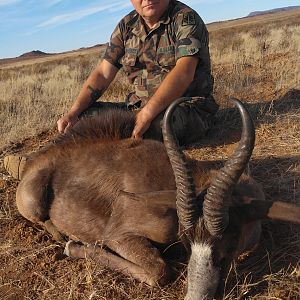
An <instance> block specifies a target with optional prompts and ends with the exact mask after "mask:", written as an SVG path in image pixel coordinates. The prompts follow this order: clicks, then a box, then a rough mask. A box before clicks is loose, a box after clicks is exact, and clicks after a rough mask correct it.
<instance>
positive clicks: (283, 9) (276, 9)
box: [247, 6, 300, 17]
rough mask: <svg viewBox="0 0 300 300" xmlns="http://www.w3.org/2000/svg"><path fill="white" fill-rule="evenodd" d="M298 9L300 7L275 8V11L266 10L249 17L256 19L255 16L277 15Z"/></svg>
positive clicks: (255, 12) (251, 14) (253, 13)
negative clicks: (277, 13)
mask: <svg viewBox="0 0 300 300" xmlns="http://www.w3.org/2000/svg"><path fill="white" fill-rule="evenodd" d="M298 8H300V6H287V7H281V8H275V9H270V10H264V11H254V12H252V13H250V14H249V15H248V16H247V17H254V16H259V15H265V14H271V13H276V12H281V11H288V10H293V9H298Z"/></svg>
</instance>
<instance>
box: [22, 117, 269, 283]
mask: <svg viewBox="0 0 300 300" xmlns="http://www.w3.org/2000/svg"><path fill="white" fill-rule="evenodd" d="M133 126H134V116H133V115H132V114H130V113H126V112H123V111H112V112H109V113H108V112H105V115H99V116H98V117H96V118H91V119H85V120H81V121H80V122H78V123H77V125H76V126H75V127H74V129H72V130H71V131H70V132H68V133H67V134H65V135H62V136H60V137H59V138H58V139H56V140H55V141H54V142H52V143H51V144H50V145H49V146H47V147H46V148H44V149H42V150H40V151H38V152H37V153H35V154H34V155H32V156H31V157H30V159H29V160H28V163H27V164H26V168H25V171H24V173H23V179H22V181H21V182H20V184H19V187H18V189H17V205H18V209H19V211H20V213H21V214H22V215H23V216H24V217H25V218H27V219H29V220H30V221H32V222H35V223H40V224H44V226H45V227H47V228H51V231H52V232H53V231H54V232H55V228H56V229H57V231H58V232H59V233H62V234H64V235H66V236H68V237H69V238H72V239H73V240H75V241H78V242H79V241H80V242H82V243H84V244H80V243H75V242H72V243H69V244H68V246H67V249H66V250H67V252H68V255H70V256H73V257H85V256H92V257H93V256H97V257H98V259H97V260H98V261H99V263H102V264H103V265H105V266H108V267H110V268H112V269H119V270H120V271H121V272H123V273H124V274H126V275H130V276H132V277H134V278H136V279H138V280H140V281H145V282H147V283H148V284H150V285H153V284H155V283H159V284H164V283H166V282H167V281H168V280H169V279H170V277H171V275H172V272H171V271H170V268H169V266H168V265H167V263H166V262H165V261H164V260H163V259H162V257H161V254H160V252H159V251H158V248H159V249H161V248H167V247H170V245H173V244H174V243H176V242H177V241H178V239H179V236H178V227H179V226H178V219H177V214H176V203H175V201H176V187H175V180H174V175H173V171H172V168H171V165H170V162H169V158H168V156H167V153H166V150H165V147H164V145H163V144H162V143H160V142H157V141H154V140H136V139H131V138H130V136H131V131H132V128H133ZM189 164H190V166H191V169H192V172H193V175H194V179H195V183H196V188H197V191H198V192H201V191H202V190H204V189H205V188H207V187H208V186H209V183H210V179H211V178H212V177H213V176H214V174H215V172H216V170H215V164H213V163H208V162H196V161H193V160H190V161H189ZM252 200H264V195H263V192H262V189H261V187H260V186H259V185H258V184H257V183H256V182H255V181H254V180H253V179H252V178H251V177H249V176H246V175H244V176H242V177H241V179H240V181H239V183H238V184H237V185H236V186H235V188H234V190H233V192H232V199H231V200H230V201H231V203H232V205H233V206H234V207H235V206H238V205H242V204H244V203H251V201H252ZM234 207H233V209H231V210H230V218H231V223H230V226H229V227H228V229H227V230H226V232H225V233H224V237H223V238H222V239H221V240H219V241H217V242H216V243H215V247H216V248H217V249H218V250H217V252H216V253H217V254H216V260H222V259H223V258H224V257H228V258H233V257H234V256H235V255H236V254H237V253H239V252H241V251H243V250H245V249H247V248H249V247H252V246H253V245H254V244H255V243H256V242H257V241H258V238H259V231H260V222H259V221H258V222H252V221H253V219H255V217H253V216H251V220H250V219H249V220H243V216H247V213H246V212H245V214H244V215H243V214H240V213H239V212H238V211H236V209H234ZM201 220H202V218H200V224H201V222H202V223H203V220H202V221H201ZM49 222H50V223H49ZM201 228H202V229H201ZM237 228H238V229H237ZM240 233H241V234H240ZM195 235H196V237H197V239H202V240H207V241H208V242H210V243H213V242H214V241H213V239H212V238H211V237H210V236H209V234H208V233H207V231H206V230H205V229H204V226H202V227H201V226H200V229H199V227H198V229H196V234H195ZM86 243H89V244H92V245H94V246H88V245H87V244H86ZM232 243H234V246H232V245H231V244H232ZM157 247H158V248H157ZM111 251H113V252H114V253H116V254H117V255H115V254H114V253H112V252H111ZM230 251H231V252H230ZM229 253H231V254H230V255H229Z"/></svg>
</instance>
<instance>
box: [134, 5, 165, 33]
mask: <svg viewBox="0 0 300 300" xmlns="http://www.w3.org/2000/svg"><path fill="white" fill-rule="evenodd" d="M131 3H132V5H133V6H134V8H135V10H136V11H137V13H138V14H139V15H140V16H141V17H142V18H143V19H144V20H145V22H146V24H147V25H148V26H149V27H153V26H154V25H155V24H156V23H157V22H158V21H159V19H160V17H161V16H162V14H163V13H164V12H165V11H166V9H167V8H168V6H169V3H170V0H131Z"/></svg>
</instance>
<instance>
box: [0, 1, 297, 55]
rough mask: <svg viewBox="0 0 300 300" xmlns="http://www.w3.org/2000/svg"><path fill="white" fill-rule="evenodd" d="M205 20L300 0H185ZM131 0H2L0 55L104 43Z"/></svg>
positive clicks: (130, 7)
mask: <svg viewBox="0 0 300 300" xmlns="http://www.w3.org/2000/svg"><path fill="white" fill-rule="evenodd" d="M182 2H184V3H186V4H188V5H189V6H191V7H192V8H194V9H195V10H196V11H197V12H198V13H199V14H200V16H201V17H202V18H203V20H204V21H205V22H206V23H210V22H213V21H221V20H228V19H233V18H238V17H243V16H246V15H247V14H249V13H250V12H252V11H256V10H266V9H272V8H278V7H285V6H291V5H299V4H300V3H299V0H297V1H295V0H284V1H281V0H186V1H184V0H183V1H182ZM131 10H132V6H131V3H130V1H129V0H110V1H104V0H89V1H87V0H0V58H4V57H16V56H19V55H21V54H23V53H25V52H29V51H32V50H41V51H44V52H50V53H51V52H62V51H67V50H73V49H77V48H80V47H88V46H93V45H95V44H98V43H105V42H107V41H108V40H109V36H110V34H111V32H112V30H113V29H114V27H115V26H116V24H117V22H118V21H119V20H120V19H121V17H122V16H123V15H125V14H126V13H128V12H129V11H131Z"/></svg>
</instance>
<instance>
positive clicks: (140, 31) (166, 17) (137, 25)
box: [128, 0, 174, 41]
mask: <svg viewBox="0 0 300 300" xmlns="http://www.w3.org/2000/svg"><path fill="white" fill-rule="evenodd" d="M173 5H174V1H173V0H171V1H170V3H169V7H168V8H167V10H166V11H165V12H164V13H163V14H162V16H161V17H160V20H159V21H158V23H157V24H156V25H155V27H154V28H152V29H151V30H150V31H149V33H151V32H153V31H155V30H156V29H157V28H159V27H160V25H161V24H165V25H167V24H169V23H170V22H171V17H170V12H171V10H172V8H173ZM142 20H143V19H142V17H141V16H140V15H139V14H138V13H137V12H136V15H135V16H134V17H133V19H132V22H130V24H128V26H129V27H130V28H132V33H133V34H134V35H136V36H138V37H139V38H141V39H142V40H143V41H144V40H145V37H146V36H147V35H148V34H149V33H148V34H147V33H146V30H145V27H144V26H145V25H144V24H143V21H142Z"/></svg>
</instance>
